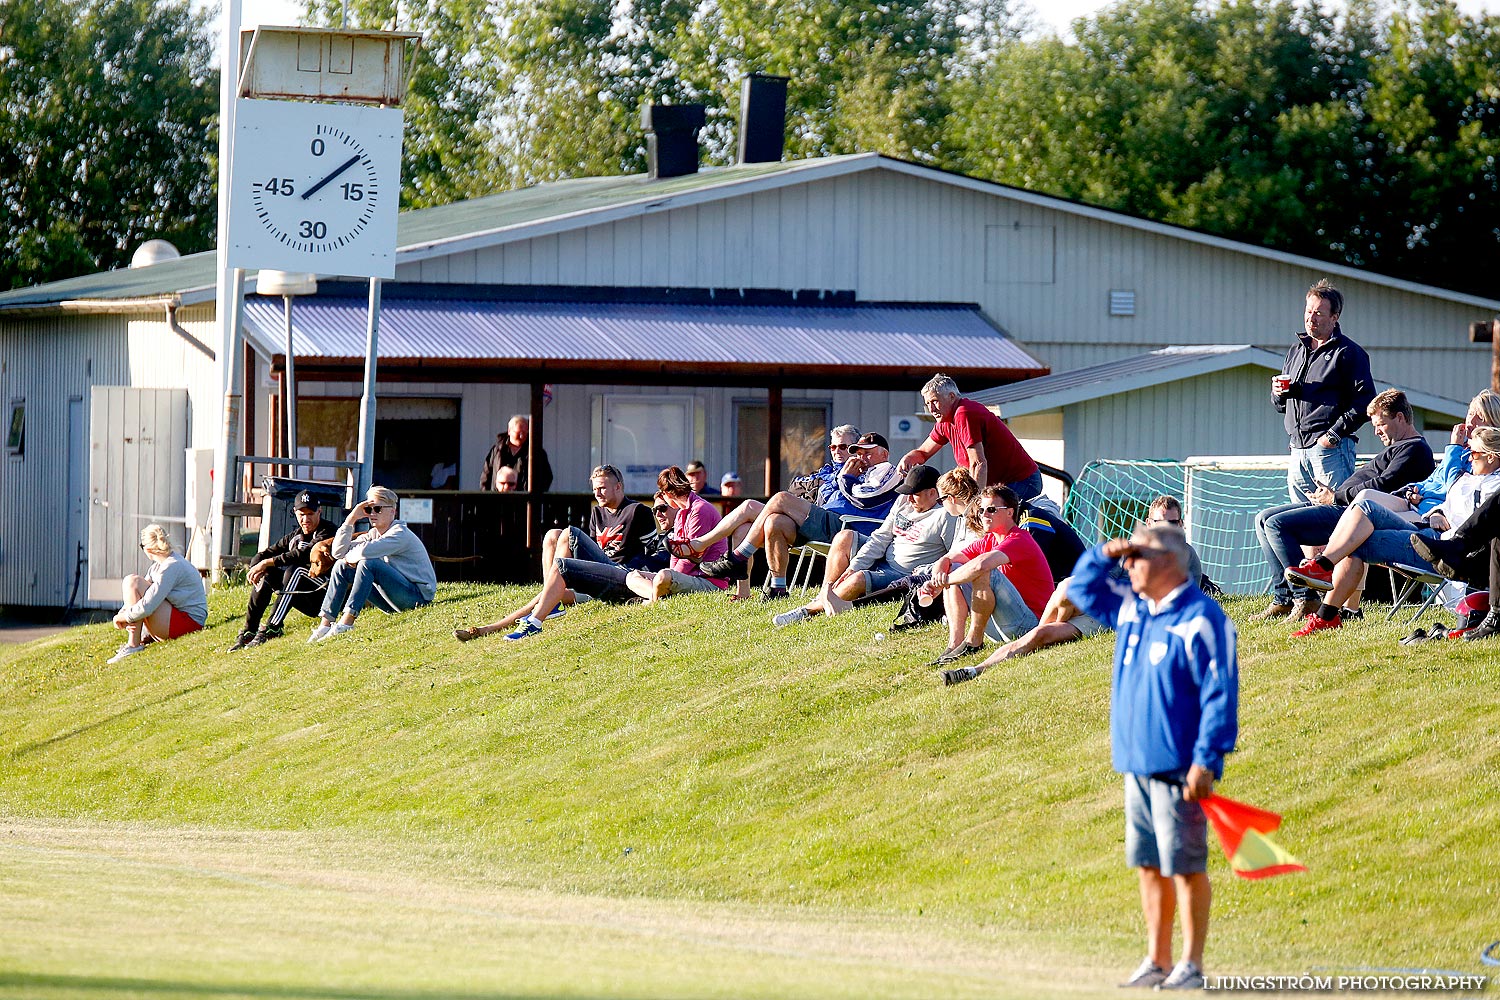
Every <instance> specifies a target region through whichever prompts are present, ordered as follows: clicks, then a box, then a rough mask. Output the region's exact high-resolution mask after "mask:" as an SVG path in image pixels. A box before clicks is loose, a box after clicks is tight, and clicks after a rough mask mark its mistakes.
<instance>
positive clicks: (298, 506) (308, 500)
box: [292, 490, 322, 510]
mask: <svg viewBox="0 0 1500 1000" xmlns="http://www.w3.org/2000/svg"><path fill="white" fill-rule="evenodd" d="M320 506H322V505H321V504H319V503H318V501H316V500H314V499H313V495H312V494H311V493H309V492H307V491H306V490H303V491H302V492H301V493H298V494H297V499H295V500H293V501H292V510H317V509H318V508H319V507H320Z"/></svg>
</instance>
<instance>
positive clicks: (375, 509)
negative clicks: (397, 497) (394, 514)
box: [365, 503, 395, 514]
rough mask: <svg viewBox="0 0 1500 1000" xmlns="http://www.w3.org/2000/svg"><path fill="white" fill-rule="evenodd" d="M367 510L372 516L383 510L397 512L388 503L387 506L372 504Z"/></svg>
mask: <svg viewBox="0 0 1500 1000" xmlns="http://www.w3.org/2000/svg"><path fill="white" fill-rule="evenodd" d="M365 510H367V511H368V512H370V513H371V514H379V513H380V512H381V511H383V510H395V508H394V507H392V506H391V505H390V504H388V503H386V504H380V503H372V504H370V506H368V507H366V508H365Z"/></svg>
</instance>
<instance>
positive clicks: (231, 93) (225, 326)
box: [208, 0, 245, 583]
mask: <svg viewBox="0 0 1500 1000" xmlns="http://www.w3.org/2000/svg"><path fill="white" fill-rule="evenodd" d="M239 37H240V0H228V2H227V3H226V4H225V5H224V35H223V48H222V49H221V50H220V54H219V222H218V238H217V240H216V242H217V244H218V270H217V278H216V283H215V293H214V316H215V318H216V319H217V320H218V321H219V331H220V333H219V357H218V361H219V376H220V387H221V388H222V390H223V399H224V412H223V420H224V423H223V428H222V432H221V433H220V434H219V435H218V436H217V438H216V440H215V448H214V479H213V503H212V506H211V507H210V508H209V517H210V519H211V521H212V528H213V530H212V532H211V533H210V535H209V537H210V539H211V541H210V544H209V546H208V568H209V572H210V578H211V579H212V580H213V581H214V582H216V583H217V582H218V580H219V578H220V576H221V575H222V574H223V559H222V558H221V557H222V556H226V555H232V554H234V552H235V550H236V549H237V548H238V545H237V543H238V539H237V538H236V539H231V538H230V531H229V524H230V522H229V519H228V518H226V517H225V516H224V504H225V502H226V501H228V500H229V499H230V497H231V496H232V493H231V489H232V487H231V485H230V482H229V479H230V477H231V476H232V475H233V472H234V470H233V467H232V464H231V463H232V462H233V456H235V455H237V454H239V450H240V379H241V377H242V376H241V371H240V369H241V364H240V357H239V330H240V307H241V305H242V304H243V302H244V301H245V296H244V293H245V273H244V272H243V271H240V270H237V269H236V268H235V267H234V266H233V262H232V261H231V260H230V259H229V240H228V239H227V238H226V234H227V233H228V230H229V208H230V200H229V192H230V189H231V186H232V185H231V180H230V166H231V164H232V163H233V162H234V111H235V92H236V90H237V88H238V86H239V64H240V49H239Z"/></svg>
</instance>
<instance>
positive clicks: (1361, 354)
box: [1271, 278, 1375, 503]
mask: <svg viewBox="0 0 1500 1000" xmlns="http://www.w3.org/2000/svg"><path fill="white" fill-rule="evenodd" d="M1343 310H1344V295H1343V293H1342V292H1340V291H1339V290H1338V289H1337V288H1334V287H1333V286H1332V285H1331V284H1329V283H1328V279H1326V278H1325V279H1323V280H1322V281H1319V282H1318V283H1317V284H1316V285H1313V286H1312V287H1311V288H1309V289H1308V290H1307V309H1306V311H1305V312H1304V313H1303V318H1302V322H1303V328H1304V330H1305V331H1306V332H1305V333H1302V334H1299V335H1298V336H1297V342H1296V343H1295V344H1293V345H1292V348H1291V350H1289V351H1287V354H1286V362H1285V363H1284V364H1283V365H1282V366H1281V374H1279V375H1276V376H1274V377H1273V378H1272V379H1271V402H1272V403H1273V404H1274V405H1275V407H1276V409H1277V410H1278V411H1279V412H1280V413H1282V414H1283V421H1284V423H1285V426H1286V433H1287V437H1288V438H1289V439H1290V441H1291V449H1292V464H1291V466H1290V467H1289V468H1288V470H1287V490H1288V492H1289V493H1290V494H1291V499H1292V503H1304V502H1308V501H1311V500H1312V499H1313V494H1314V493H1315V492H1317V489H1318V485H1319V484H1320V483H1321V484H1323V485H1325V486H1328V487H1329V488H1332V487H1334V486H1336V485H1338V484H1339V483H1342V482H1343V481H1344V480H1345V479H1348V478H1349V476H1350V475H1352V474H1353V472H1354V435H1355V434H1356V432H1358V430H1359V426H1360V424H1363V423H1364V422H1365V409H1366V407H1368V406H1369V405H1370V400H1371V399H1373V398H1374V397H1375V384H1374V380H1373V379H1372V378H1371V377H1370V356H1369V355H1368V354H1366V353H1365V350H1364V348H1362V347H1360V346H1359V345H1358V344H1356V343H1355V342H1354V341H1352V340H1350V339H1349V338H1348V337H1346V336H1344V333H1343V331H1342V330H1341V329H1340V328H1339V315H1340V313H1342V312H1343Z"/></svg>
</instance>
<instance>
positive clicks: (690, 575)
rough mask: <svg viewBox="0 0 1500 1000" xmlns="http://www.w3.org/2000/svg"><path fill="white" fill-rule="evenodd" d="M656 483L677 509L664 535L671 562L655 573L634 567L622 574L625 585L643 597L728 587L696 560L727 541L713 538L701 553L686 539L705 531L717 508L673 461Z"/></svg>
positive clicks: (720, 550) (719, 550)
mask: <svg viewBox="0 0 1500 1000" xmlns="http://www.w3.org/2000/svg"><path fill="white" fill-rule="evenodd" d="M656 486H657V489H659V490H661V492H662V496H663V498H664V499H665V500H666V501H667V503H668V504H670V505H671V506H672V507H674V508H675V509H676V510H677V514H676V516H675V517H674V518H673V521H672V534H671V537H669V538H668V539H667V548H668V550H669V551H670V552H671V553H672V563H671V565H670V566H669V567H668V568H667V569H663V570H657V571H656V572H655V573H650V572H646V571H644V570H635V571H634V572H632V573H631V574H630V575H629V576H628V577H626V578H625V585H626V586H627V587H629V588H630V589H631V591H632V592H634V593H636V594H639V595H640V596H641V597H644V598H645V599H646V600H647V601H659V600H661V599H662V598H664V597H668V596H670V595H672V594H698V593H718V592H719V591H722V590H725V589H726V588H728V586H729V581H728V580H721V579H718V578H717V577H711V576H704V575H703V571H702V570H700V569H699V568H698V562H699V560H702V561H704V562H709V561H712V560H714V559H719V558H721V557H722V556H723V555H724V553H725V552H726V551H727V550H728V548H729V543H728V542H726V541H723V540H720V541H717V542H715V543H714V544H712V545H710V546H709V547H708V549H707V550H705V551H704V552H702V553H698V552H694V551H693V550H692V548H691V547H690V546H689V545H688V540H689V539H693V538H697V537H699V536H700V535H706V534H708V533H709V532H710V531H712V530H713V529H714V526H715V525H717V524H718V523H719V518H720V517H721V516H722V515H720V513H719V509H718V508H717V507H715V506H714V505H713V504H711V503H709V502H708V501H707V500H704V499H703V498H702V497H700V496H699V495H698V494H697V493H695V492H693V484H692V483H690V482H688V477H687V473H685V472H683V471H682V469H680V468H678V467H677V466H675V465H674V466H672V467H671V468H670V469H665V470H663V471H662V473H661V475H659V476H657V477H656ZM689 555H691V557H692V558H689Z"/></svg>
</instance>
